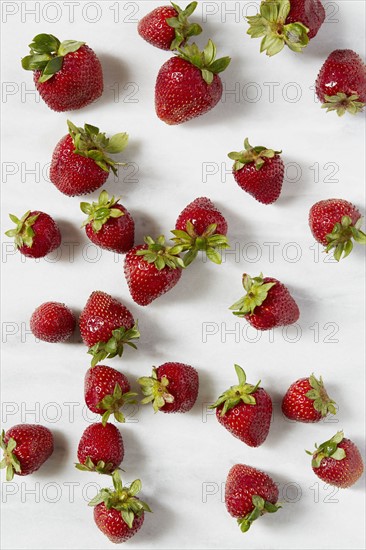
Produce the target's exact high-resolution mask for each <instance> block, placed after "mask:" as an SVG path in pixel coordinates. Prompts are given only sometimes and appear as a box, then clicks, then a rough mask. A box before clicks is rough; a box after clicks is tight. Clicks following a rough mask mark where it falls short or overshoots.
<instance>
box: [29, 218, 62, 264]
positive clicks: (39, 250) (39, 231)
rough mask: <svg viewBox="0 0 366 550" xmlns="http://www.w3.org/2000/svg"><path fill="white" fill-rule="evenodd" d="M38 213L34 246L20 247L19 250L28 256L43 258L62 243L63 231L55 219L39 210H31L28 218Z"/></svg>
mask: <svg viewBox="0 0 366 550" xmlns="http://www.w3.org/2000/svg"><path fill="white" fill-rule="evenodd" d="M36 214H38V218H37V219H36V221H35V222H34V224H33V225H32V229H33V231H34V233H35V234H34V237H33V243H32V246H27V245H23V246H20V247H19V252H20V253H21V254H23V256H27V257H28V258H43V257H44V256H47V254H49V253H50V252H53V251H54V250H56V248H58V247H59V246H60V244H61V233H60V230H59V228H58V225H57V223H56V222H55V220H54V219H53V218H51V216H49V215H48V214H46V213H45V212H40V211H39V210H33V211H32V212H30V214H29V216H28V218H29V217H31V216H35V215H36Z"/></svg>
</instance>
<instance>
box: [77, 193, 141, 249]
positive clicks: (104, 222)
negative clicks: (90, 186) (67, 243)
mask: <svg viewBox="0 0 366 550" xmlns="http://www.w3.org/2000/svg"><path fill="white" fill-rule="evenodd" d="M118 201H119V199H115V198H114V197H111V198H109V195H108V193H107V191H102V192H101V194H100V195H99V199H98V202H92V203H91V204H89V203H88V202H82V203H80V208H81V210H82V211H83V212H84V214H87V215H88V219H87V220H86V221H85V222H84V223H83V226H85V232H86V234H87V236H88V237H89V239H90V240H91V241H92V242H93V243H94V244H96V245H98V246H100V247H101V248H105V249H106V250H112V251H113V252H116V253H117V254H125V253H126V252H128V251H129V250H130V249H131V248H132V247H133V243H134V238H135V222H134V221H133V218H132V216H131V214H130V213H129V212H128V210H127V209H126V208H125V207H124V206H122V205H121V204H118Z"/></svg>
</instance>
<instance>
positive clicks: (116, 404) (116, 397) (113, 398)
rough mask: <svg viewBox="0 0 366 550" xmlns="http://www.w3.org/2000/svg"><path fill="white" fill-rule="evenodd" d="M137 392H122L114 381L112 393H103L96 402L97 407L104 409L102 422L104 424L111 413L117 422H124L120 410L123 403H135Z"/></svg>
mask: <svg viewBox="0 0 366 550" xmlns="http://www.w3.org/2000/svg"><path fill="white" fill-rule="evenodd" d="M136 395H137V393H134V392H130V391H129V392H126V393H123V392H122V389H121V386H120V385H119V384H118V383H116V385H115V387H114V390H113V393H111V394H108V395H105V396H104V397H103V399H102V400H101V401H99V403H98V404H97V407H98V409H101V410H102V411H105V412H104V413H103V416H102V424H103V426H105V425H106V424H107V422H108V420H109V417H110V416H111V415H112V414H113V416H114V418H115V419H116V420H117V422H125V421H126V420H125V417H124V414H123V413H122V412H121V411H120V409H121V408H122V407H123V405H126V404H129V403H136V399H134V398H135V397H136Z"/></svg>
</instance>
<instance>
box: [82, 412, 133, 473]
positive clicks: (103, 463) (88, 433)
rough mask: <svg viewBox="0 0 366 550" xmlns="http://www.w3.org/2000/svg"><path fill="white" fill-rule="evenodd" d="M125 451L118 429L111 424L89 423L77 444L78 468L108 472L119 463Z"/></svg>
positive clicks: (114, 468)
mask: <svg viewBox="0 0 366 550" xmlns="http://www.w3.org/2000/svg"><path fill="white" fill-rule="evenodd" d="M124 454H125V451H124V447H123V439H122V436H121V434H120V432H119V430H118V429H117V428H116V426H114V425H113V424H109V423H108V424H106V425H105V426H103V424H101V423H100V422H98V423H96V424H91V425H90V426H88V427H87V428H86V430H85V431H84V433H83V435H82V436H81V439H80V442H79V446H78V460H79V464H76V465H75V466H76V468H77V469H78V470H83V471H88V472H98V473H100V474H110V473H111V472H113V471H114V470H116V468H118V466H119V465H120V464H121V462H122V460H123V457H124Z"/></svg>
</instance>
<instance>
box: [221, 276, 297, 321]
mask: <svg viewBox="0 0 366 550" xmlns="http://www.w3.org/2000/svg"><path fill="white" fill-rule="evenodd" d="M242 282H243V287H244V289H245V290H246V291H247V294H246V295H245V296H243V298H240V300H238V301H237V302H235V304H233V305H232V306H231V307H230V309H232V310H233V314H234V315H236V316H237V317H245V319H246V320H247V321H248V322H249V323H250V324H251V325H252V326H253V327H254V328H256V329H257V330H269V329H271V328H275V327H281V326H284V325H292V324H293V323H296V321H297V320H298V318H299V316H300V312H299V308H298V306H297V304H296V302H295V300H294V299H293V298H292V296H291V294H290V293H289V291H288V290H287V288H286V287H285V285H283V284H282V283H280V281H278V280H277V279H273V278H272V277H265V278H263V275H262V273H261V274H260V275H259V277H253V278H252V277H250V276H249V275H247V274H246V273H244V275H243V281H242Z"/></svg>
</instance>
